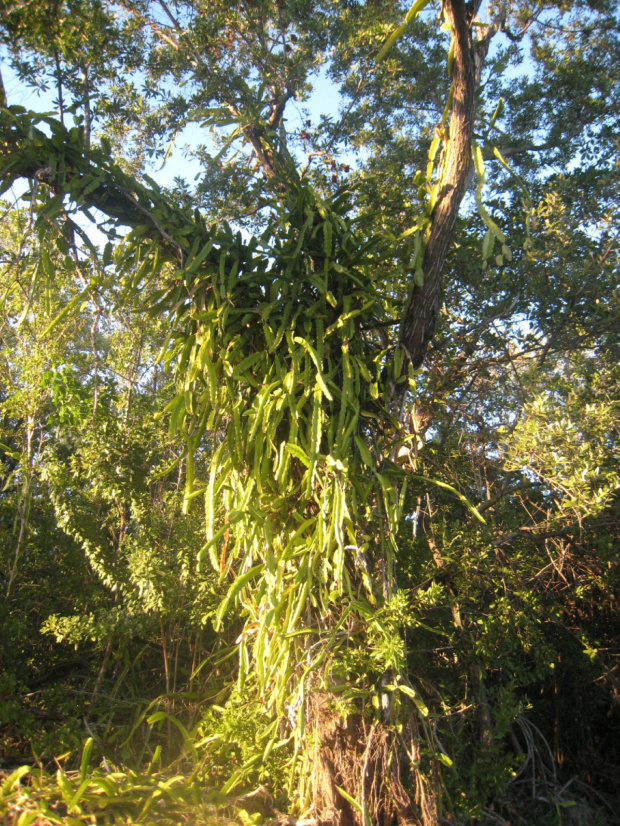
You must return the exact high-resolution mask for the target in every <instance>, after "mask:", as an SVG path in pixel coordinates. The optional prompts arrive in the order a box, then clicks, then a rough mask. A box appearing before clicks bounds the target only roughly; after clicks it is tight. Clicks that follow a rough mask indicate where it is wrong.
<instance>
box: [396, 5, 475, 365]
mask: <svg viewBox="0 0 620 826" xmlns="http://www.w3.org/2000/svg"><path fill="white" fill-rule="evenodd" d="M444 11H445V15H446V19H447V21H448V23H449V24H450V26H451V28H452V36H453V38H454V62H453V73H452V80H453V103H452V114H451V117H450V125H449V139H448V140H447V142H446V148H445V151H446V159H445V166H444V172H443V175H442V178H441V182H440V190H439V195H438V198H437V203H436V206H435V209H434V211H433V214H432V216H431V226H430V231H429V234H428V238H427V242H426V248H425V252H424V260H423V263H422V272H423V274H424V281H423V284H422V286H418V285H417V284H416V285H415V286H414V288H413V291H412V293H411V296H410V299H409V303H408V305H407V309H406V311H405V316H404V318H403V322H402V327H401V342H402V344H403V346H404V347H405V348H406V350H407V353H408V355H409V358H410V359H411V363H412V364H413V366H414V367H419V366H420V365H421V364H422V362H423V361H424V358H425V356H426V352H427V349H428V345H429V343H430V341H431V339H432V338H433V335H434V332H435V323H436V317H437V312H438V311H439V308H440V302H441V276H442V273H443V270H444V266H445V263H446V256H447V254H448V250H449V248H450V244H451V243H452V238H453V236H454V227H455V224H456V217H457V215H458V211H459V207H460V205H461V201H462V200H463V195H464V194H465V190H466V187H467V180H468V173H469V169H470V164H471V141H472V136H473V131H474V117H475V108H476V105H475V104H476V74H477V72H476V56H475V53H474V43H473V41H472V30H471V20H472V17H473V9H471V7H469V6H468V4H467V5H466V4H465V2H464V0H445V3H444Z"/></svg>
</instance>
